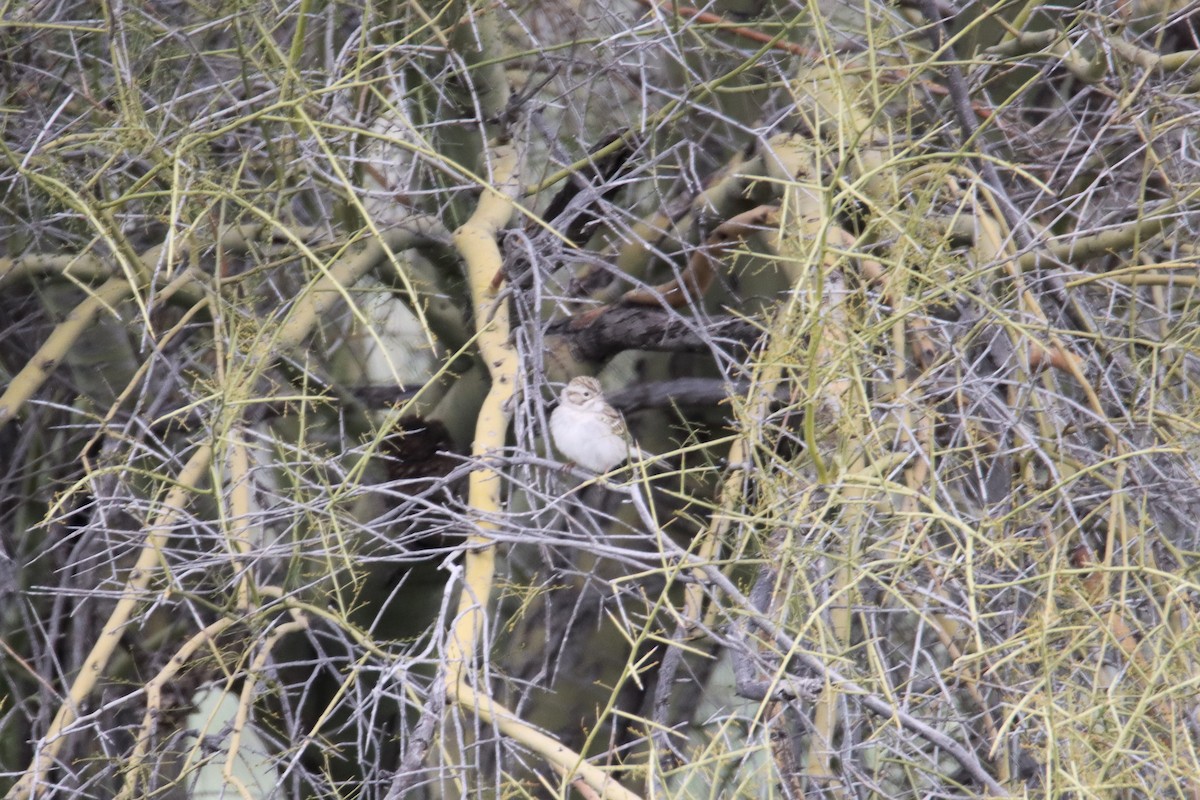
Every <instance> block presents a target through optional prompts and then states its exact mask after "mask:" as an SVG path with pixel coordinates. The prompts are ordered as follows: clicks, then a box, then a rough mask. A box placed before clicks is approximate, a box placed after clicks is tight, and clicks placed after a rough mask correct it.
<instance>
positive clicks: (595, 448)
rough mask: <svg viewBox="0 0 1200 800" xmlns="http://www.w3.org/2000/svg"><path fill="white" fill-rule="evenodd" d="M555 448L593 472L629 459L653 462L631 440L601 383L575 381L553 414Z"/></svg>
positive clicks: (583, 377) (623, 422)
mask: <svg viewBox="0 0 1200 800" xmlns="http://www.w3.org/2000/svg"><path fill="white" fill-rule="evenodd" d="M550 435H551V437H553V439H554V446H555V447H557V448H558V451H559V452H560V453H562V454H563V455H564V456H566V457H567V458H568V459H570V460H571V461H574V462H575V463H576V464H578V465H579V466H581V467H584V468H585V469H590V470H591V471H592V472H608V471H609V470H610V469H612V468H613V467H615V466H617V465H618V464H620V463H621V462H622V461H625V460H626V459H628V458H631V457H632V458H635V459H641V460H648V459H649V460H653V456H647V455H646V454H645V453H644V452H642V451H641V450H640V449H638V448H637V447H636V446H635V445H634V444H632V443H631V442H630V441H629V432H628V431H627V430H626V429H625V420H624V419H622V418H621V414H620V412H619V411H617V410H616V409H615V408H613V407H612V406H610V405H609V404H608V403H607V402H606V401H605V399H604V394H603V393H602V392H601V390H600V381H598V380H596V379H595V378H589V377H587V376H580V377H578V378H572V379H571V382H570V383H568V384H567V388H565V389H563V393H562V397H561V398H560V399H559V403H558V408H556V409H554V411H553V412H552V413H551V414H550Z"/></svg>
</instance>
